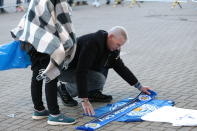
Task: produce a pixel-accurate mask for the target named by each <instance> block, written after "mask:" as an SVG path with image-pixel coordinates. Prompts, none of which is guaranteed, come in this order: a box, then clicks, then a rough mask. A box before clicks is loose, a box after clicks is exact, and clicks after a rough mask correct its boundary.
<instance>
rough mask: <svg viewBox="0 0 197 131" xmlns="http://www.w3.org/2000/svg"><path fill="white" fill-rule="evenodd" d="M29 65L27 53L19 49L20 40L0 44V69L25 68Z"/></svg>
mask: <svg viewBox="0 0 197 131" xmlns="http://www.w3.org/2000/svg"><path fill="white" fill-rule="evenodd" d="M29 65H31V61H30V58H29V55H28V54H27V52H26V51H23V50H22V49H21V43H20V41H13V42H11V43H8V44H3V45H0V70H8V69H13V68H27V67H28V66H29Z"/></svg>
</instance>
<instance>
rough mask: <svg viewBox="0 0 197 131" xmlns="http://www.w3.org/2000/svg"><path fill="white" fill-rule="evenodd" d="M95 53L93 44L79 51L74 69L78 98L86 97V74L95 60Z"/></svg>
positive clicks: (95, 47) (87, 44)
mask: <svg viewBox="0 0 197 131" xmlns="http://www.w3.org/2000/svg"><path fill="white" fill-rule="evenodd" d="M97 52H98V47H97V45H96V44H94V43H86V45H85V46H84V47H83V48H82V49H81V52H80V55H79V60H78V64H77V69H76V82H77V88H78V97H79V98H87V97H88V89H87V74H88V71H89V70H90V68H91V66H92V64H93V62H94V61H95V60H96V54H97Z"/></svg>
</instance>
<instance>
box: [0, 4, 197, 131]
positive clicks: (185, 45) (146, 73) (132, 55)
mask: <svg viewBox="0 0 197 131" xmlns="http://www.w3.org/2000/svg"><path fill="white" fill-rule="evenodd" d="M182 6H183V9H179V8H175V9H171V4H170V3H143V4H142V7H141V8H138V7H137V6H135V7H133V8H128V6H118V7H117V8H113V7H112V6H102V7H100V8H94V7H91V6H81V7H74V8H73V18H72V19H73V21H74V24H75V27H76V31H77V34H78V35H82V34H86V33H89V32H94V31H96V30H98V29H105V30H108V29H109V28H111V27H112V26H115V25H123V26H125V27H126V28H127V29H128V33H129V39H130V41H129V42H128V43H127V44H126V45H125V47H124V48H123V49H122V51H123V52H124V53H126V54H125V55H123V56H122V58H123V59H124V60H125V63H126V64H127V65H128V67H129V68H130V69H131V70H132V71H133V72H134V73H135V74H136V76H137V77H138V79H139V80H140V81H141V83H143V84H144V85H149V86H151V87H152V88H153V89H154V90H155V91H156V92H157V93H158V99H169V100H174V101H175V102H176V106H177V107H181V108H191V109H197V101H196V99H197V88H196V87H197V81H196V80H197V66H196V65H197V37H196V34H197V15H196V12H197V3H188V4H183V5H182ZM22 15H23V13H14V12H13V11H11V12H10V13H9V14H5V15H0V43H1V44H2V43H6V42H9V41H12V39H11V37H10V35H9V30H10V29H12V28H13V27H15V26H16V24H17V23H18V21H19V19H20V18H21V16H22ZM30 79H31V71H30V68H28V69H15V70H8V71H1V73H0V130H2V131H5V130H18V131H26V130H28V131H45V130H64V131H72V130H74V127H75V126H77V125H81V124H83V123H85V122H87V121H89V120H91V119H92V118H89V117H83V116H82V115H81V113H82V109H81V106H80V105H79V106H77V107H75V108H69V107H65V106H63V105H62V103H61V101H60V100H59V105H60V109H61V111H62V112H63V113H64V114H66V115H69V116H71V117H74V118H76V119H77V121H79V122H78V123H77V124H76V125H74V126H49V125H47V123H46V120H40V121H35V120H32V119H31V113H32V109H33V108H32V107H33V106H32V101H31V98H30V88H29V87H30ZM104 92H105V93H108V94H112V95H113V97H114V100H113V102H115V101H118V100H121V99H122V98H126V97H129V96H135V95H136V94H137V93H138V91H137V90H136V89H134V88H133V87H130V86H129V85H128V84H127V83H126V82H124V81H123V80H122V79H121V78H120V77H119V76H118V75H117V74H116V73H115V72H114V71H110V74H109V79H108V81H107V83H106V88H105V90H104ZM43 98H44V97H43ZM93 105H94V107H100V106H103V105H105V104H104V103H100V104H93ZM100 130H105V131H112V130H113V131H130V130H133V131H158V130H159V131H160V130H165V131H176V130H177V131H196V130H197V127H173V126H172V125H171V124H166V123H154V122H136V123H120V122H112V123H111V124H108V125H106V126H105V127H103V128H101V129H100Z"/></svg>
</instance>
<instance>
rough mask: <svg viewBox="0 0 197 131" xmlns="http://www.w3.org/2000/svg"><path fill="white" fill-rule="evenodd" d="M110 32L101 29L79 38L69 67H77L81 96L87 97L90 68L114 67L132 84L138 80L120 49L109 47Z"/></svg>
mask: <svg viewBox="0 0 197 131" xmlns="http://www.w3.org/2000/svg"><path fill="white" fill-rule="evenodd" d="M107 36H108V33H107V32H106V31H103V30H99V31H97V32H95V33H91V34H87V35H84V36H81V37H79V38H78V40H77V50H76V54H75V57H74V59H73V61H72V62H71V63H70V64H69V68H74V69H76V81H77V87H78V92H79V97H80V98H85V97H87V95H88V94H87V93H88V92H87V76H86V75H87V73H88V71H89V70H95V71H99V70H100V69H101V68H113V69H114V70H115V71H116V72H117V73H118V74H119V75H120V76H121V77H122V78H123V79H124V80H126V81H127V82H128V83H129V84H130V85H134V84H136V83H137V82H138V80H137V78H136V77H135V76H134V74H133V73H132V72H131V71H130V70H129V69H128V68H127V67H126V66H125V65H124V63H123V61H122V60H121V58H120V56H119V54H120V51H119V50H116V51H110V50H109V49H108V48H107Z"/></svg>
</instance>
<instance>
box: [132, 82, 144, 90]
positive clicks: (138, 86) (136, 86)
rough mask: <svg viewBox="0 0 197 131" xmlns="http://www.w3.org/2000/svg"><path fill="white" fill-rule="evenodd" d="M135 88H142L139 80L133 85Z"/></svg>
mask: <svg viewBox="0 0 197 131" xmlns="http://www.w3.org/2000/svg"><path fill="white" fill-rule="evenodd" d="M134 87H135V88H137V89H138V90H140V89H141V88H142V85H141V83H140V82H137V83H136V84H135V85H134Z"/></svg>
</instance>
